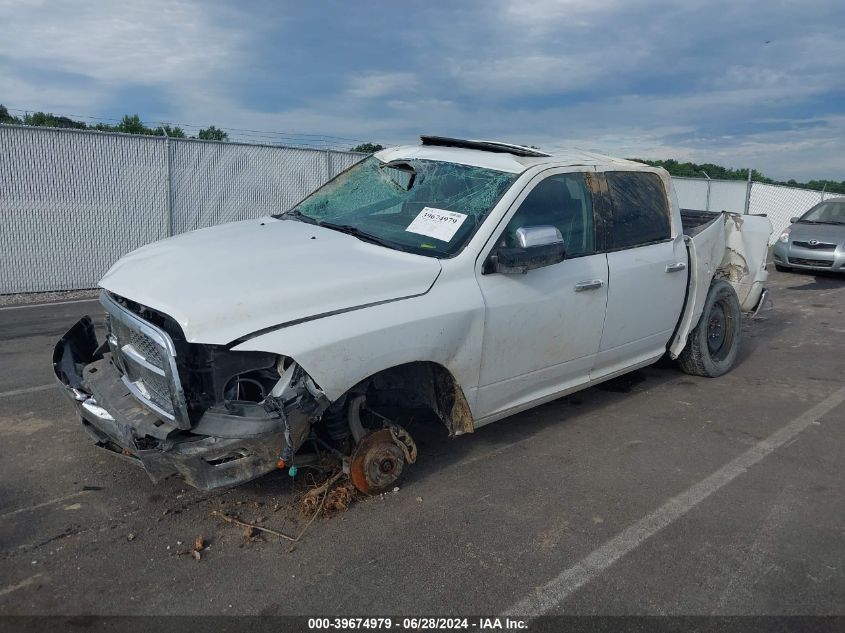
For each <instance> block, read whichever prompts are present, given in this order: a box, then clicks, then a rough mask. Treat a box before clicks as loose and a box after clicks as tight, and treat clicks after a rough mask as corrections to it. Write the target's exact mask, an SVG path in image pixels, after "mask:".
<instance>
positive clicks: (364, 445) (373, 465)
mask: <svg viewBox="0 0 845 633" xmlns="http://www.w3.org/2000/svg"><path fill="white" fill-rule="evenodd" d="M416 459H417V447H416V445H415V444H414V440H413V439H411V436H410V435H409V434H408V432H407V431H406V430H405V429H403V428H402V427H401V426H398V425H391V426H389V427H387V428H383V429H379V430H378V431H374V432H373V433H370V434H368V435H366V436H364V438H363V439H362V440H361V441H360V442H358V445H357V446H356V447H355V450H354V451H352V458H351V460H350V465H349V476H350V478H351V479H352V483H353V484H355V487H356V488H357V489H358V490H360V491H361V492H363V493H365V494H377V493H379V492H383V491H385V490H387V489H388V488H389V487H390V486H392V485H393V483H394V482H395V481H396V480H397V479H399V476H400V475H401V474H402V470H403V469H404V467H405V464H412V463H414V462H415V461H416Z"/></svg>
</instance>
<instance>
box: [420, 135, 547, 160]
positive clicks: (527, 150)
mask: <svg viewBox="0 0 845 633" xmlns="http://www.w3.org/2000/svg"><path fill="white" fill-rule="evenodd" d="M420 140H421V141H422V144H423V145H438V146H441V147H462V148H464V149H477V150H481V151H483V152H495V153H497V154H513V155H514V156H534V157H538V158H539V157H544V156H551V154H546V153H545V152H541V151H540V150H537V149H533V148H531V147H523V146H522V145H511V144H510V143H497V142H496V141H469V140H466V139H462V138H449V137H447V136H421V137H420Z"/></svg>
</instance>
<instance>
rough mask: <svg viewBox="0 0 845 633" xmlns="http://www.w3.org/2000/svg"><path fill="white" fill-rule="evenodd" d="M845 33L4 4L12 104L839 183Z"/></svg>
mask: <svg viewBox="0 0 845 633" xmlns="http://www.w3.org/2000/svg"><path fill="white" fill-rule="evenodd" d="M843 26H845V3H843V2H841V1H836V0H829V1H827V2H815V1H813V0H804V1H802V2H785V1H777V0H772V1H769V2H742V1H741V0H734V1H733V2H720V1H719V0H710V1H708V2H700V1H698V0H687V1H686V2H659V1H653V2H638V1H636V0H625V1H622V0H578V1H575V0H557V1H552V0H520V1H514V0H481V1H470V0H467V1H464V2H439V1H430V2H426V3H407V2H391V3H389V2H350V1H348V0H347V1H345V2H333V1H315V2H310V3H304V2H271V1H266V2H249V1H240V2H212V1H209V2H201V1H199V0H196V1H194V0H184V1H181V2H160V1H158V0H151V1H144V0H137V1H136V2H134V3H123V2H118V1H116V0H114V1H111V2H99V1H97V0H89V1H88V2H73V1H64V2H59V1H54V2H37V1H28V0H14V1H9V0H0V103H4V104H6V105H7V106H8V107H10V108H20V109H31V110H35V109H37V110H46V111H53V112H56V113H62V114H77V115H93V116H99V117H104V118H106V117H120V116H121V115H122V114H124V113H136V112H137V113H138V114H140V115H141V116H142V118H144V119H145V120H147V121H169V122H173V123H187V124H195V125H199V126H204V125H209V124H215V125H217V126H219V127H223V128H229V129H242V130H255V131H256V132H249V133H247V132H237V133H233V136H238V137H240V138H244V139H249V140H254V141H268V140H275V139H278V138H282V137H280V136H278V135H277V134H271V133H278V132H288V133H296V134H324V135H332V136H337V137H344V138H351V139H363V140H373V141H377V142H380V143H383V144H396V143H413V142H416V139H417V137H418V135H419V134H421V133H427V134H443V135H456V136H463V137H470V138H490V139H499V140H505V141H510V142H517V143H527V144H533V145H538V146H540V147H543V148H547V149H555V148H556V147H566V146H575V147H581V148H584V149H594V150H599V151H603V152H606V153H611V154H615V155H622V156H641V157H649V158H670V157H674V158H678V159H682V160H694V161H698V162H704V161H709V162H716V163H721V164H725V165H729V166H737V167H738V166H753V167H755V168H757V169H760V170H761V171H763V172H765V173H766V174H768V175H770V176H772V177H775V178H782V179H787V178H796V179H798V180H801V179H807V178H813V177H819V178H833V179H835V180H843V179H845V35H844V34H843ZM767 42H768V43H767ZM264 133H266V134H264ZM299 140H302V139H301V138H300V139H299Z"/></svg>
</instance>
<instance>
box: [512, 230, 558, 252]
mask: <svg viewBox="0 0 845 633" xmlns="http://www.w3.org/2000/svg"><path fill="white" fill-rule="evenodd" d="M515 235H516V243H517V245H518V246H519V247H520V248H532V247H534V246H548V245H550V244H563V235H561V234H560V231H559V230H558V228H557V227H556V226H546V225H542V226H521V227H519V228H518V229H517V230H516V233H515Z"/></svg>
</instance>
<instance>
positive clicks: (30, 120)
mask: <svg viewBox="0 0 845 633" xmlns="http://www.w3.org/2000/svg"><path fill="white" fill-rule="evenodd" d="M0 123H7V124H10V125H31V126H34V127H59V128H65V129H71V130H96V131H98V132H121V133H123V134H144V135H146V136H169V137H171V138H198V139H202V140H205V141H228V140H229V135H228V134H227V133H226V132H224V131H223V130H221V129H219V128H216V127H214V126H213V125H210V126H209V127H207V128H203V129H201V130H200V131H199V132H197V135H196V136H188V135H187V134H186V133H185V130H183V129H182V128H180V127H179V126H178V125H177V126H171V125H159V126H158V127H148V126H147V125H145V124H144V122H143V121H141V117H139V116H138V115H137V114H124V115H123V118H122V119H121V120H120V121H119V122H118V123H117V124H115V125H111V124H109V123H93V124H89V123H85V122H84V121H75V120H74V119H71V118H69V117H66V116H57V115H55V114H52V113H50V112H27V113H26V114H24V115H23V116H14V115H12V114H11V113H10V112H9V109H8V108H7V107H6V106H4V105H3V104H0Z"/></svg>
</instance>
